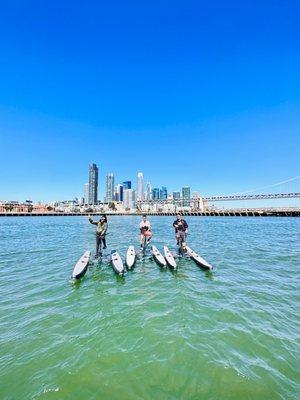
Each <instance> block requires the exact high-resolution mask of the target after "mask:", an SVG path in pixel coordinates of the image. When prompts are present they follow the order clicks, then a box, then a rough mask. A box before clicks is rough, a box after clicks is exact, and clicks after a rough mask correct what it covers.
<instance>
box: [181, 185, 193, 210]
mask: <svg viewBox="0 0 300 400" xmlns="http://www.w3.org/2000/svg"><path fill="white" fill-rule="evenodd" d="M182 200H183V202H182V205H183V207H189V206H190V205H191V188H190V187H189V186H184V187H183V188H182Z"/></svg>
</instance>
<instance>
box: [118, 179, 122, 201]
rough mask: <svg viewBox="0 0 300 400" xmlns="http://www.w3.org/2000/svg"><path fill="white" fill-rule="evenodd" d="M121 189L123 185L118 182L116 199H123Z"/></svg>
mask: <svg viewBox="0 0 300 400" xmlns="http://www.w3.org/2000/svg"><path fill="white" fill-rule="evenodd" d="M123 190H124V187H123V185H121V184H120V183H119V184H118V185H117V199H118V201H123Z"/></svg>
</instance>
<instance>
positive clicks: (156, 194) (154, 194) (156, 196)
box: [152, 188, 159, 200]
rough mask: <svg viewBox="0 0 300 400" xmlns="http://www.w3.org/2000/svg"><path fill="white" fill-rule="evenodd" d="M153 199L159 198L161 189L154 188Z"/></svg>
mask: <svg viewBox="0 0 300 400" xmlns="http://www.w3.org/2000/svg"><path fill="white" fill-rule="evenodd" d="M152 200H159V189H158V188H154V189H153V190H152Z"/></svg>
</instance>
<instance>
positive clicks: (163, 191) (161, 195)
mask: <svg viewBox="0 0 300 400" xmlns="http://www.w3.org/2000/svg"><path fill="white" fill-rule="evenodd" d="M159 198H160V200H167V198H168V190H167V188H166V187H165V186H162V188H161V189H160V191H159Z"/></svg>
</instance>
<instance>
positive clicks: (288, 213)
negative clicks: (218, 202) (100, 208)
mask: <svg viewBox="0 0 300 400" xmlns="http://www.w3.org/2000/svg"><path fill="white" fill-rule="evenodd" d="M103 214H106V215H108V216H111V217H113V216H123V217H126V216H127V217H132V216H140V215H143V214H147V215H149V216H161V217H167V216H175V215H176V214H177V213H174V212H159V213H158V212H157V213H154V212H146V211H144V212H132V213H129V212H126V213H121V212H119V213H112V212H106V213H105V212H102V213H100V212H94V213H53V212H51V213H50V212H49V213H0V217H85V216H90V215H103ZM180 214H181V215H184V216H190V217H300V208H298V209H292V210H290V209H278V210H276V209H265V210H245V211H244V210H236V211H234V210H230V211H226V210H224V211H209V212H208V211H207V212H200V211H193V212H181V213H180Z"/></svg>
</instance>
